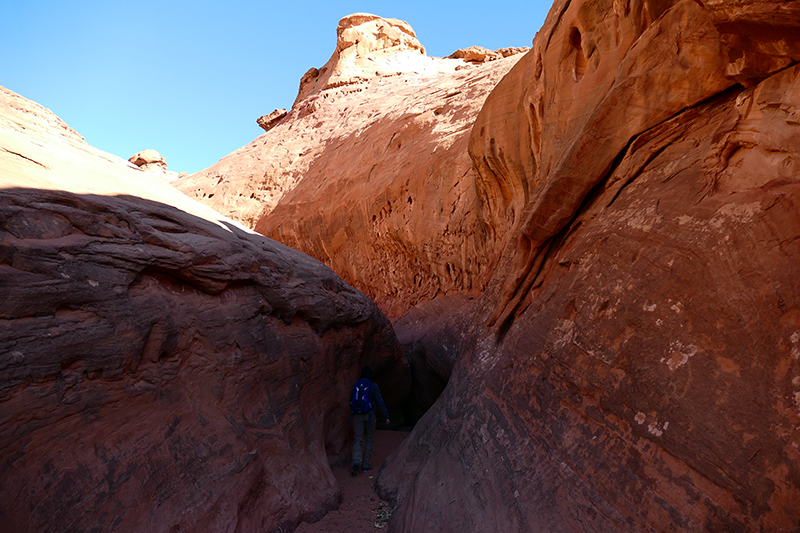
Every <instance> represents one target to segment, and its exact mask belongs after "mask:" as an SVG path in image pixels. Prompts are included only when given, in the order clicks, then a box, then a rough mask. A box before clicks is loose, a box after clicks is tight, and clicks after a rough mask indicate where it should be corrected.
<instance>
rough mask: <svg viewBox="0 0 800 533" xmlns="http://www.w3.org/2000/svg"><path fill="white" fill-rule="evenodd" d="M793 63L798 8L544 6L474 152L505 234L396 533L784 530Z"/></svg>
mask: <svg viewBox="0 0 800 533" xmlns="http://www.w3.org/2000/svg"><path fill="white" fill-rule="evenodd" d="M798 62H800V4H798V3H797V2H778V1H772V2H769V1H767V2H755V1H745V0H740V1H736V2H711V1H693V0H680V1H666V2H655V1H647V0H633V1H629V2H616V1H614V2H601V1H594V0H582V1H577V2H576V1H572V2H570V1H568V0H558V1H557V2H556V3H555V5H554V6H553V8H552V10H551V11H550V14H549V16H548V18H547V21H546V22H545V25H544V27H543V28H542V30H541V31H540V32H539V33H538V35H537V37H536V39H535V41H534V46H533V49H532V51H531V52H530V53H528V54H527V55H526V56H525V57H524V58H523V59H522V60H520V61H519V63H517V65H516V66H515V67H514V68H513V69H512V70H511V71H510V72H509V74H508V75H507V76H506V77H505V78H504V79H503V80H502V82H501V83H500V84H499V85H498V86H497V87H496V89H495V90H494V91H493V92H492V94H491V95H490V96H489V98H488V99H487V100H486V104H485V105H484V107H483V109H482V110H481V113H480V115H479V117H478V119H477V121H476V122H475V125H474V127H473V130H472V134H471V138H470V154H471V156H472V158H473V161H474V162H475V166H476V168H477V170H478V175H479V180H480V182H481V184H482V188H481V189H479V190H483V191H487V194H486V196H485V198H486V202H485V203H484V205H485V206H486V210H485V212H484V216H485V218H486V220H487V221H488V223H489V224H491V225H493V226H503V225H508V226H510V227H513V230H512V231H510V232H508V233H507V234H506V236H505V238H504V241H505V242H504V251H503V254H502V258H501V260H500V262H499V266H498V269H497V274H496V275H495V277H494V278H493V280H492V281H491V282H490V284H489V287H488V289H487V291H486V293H485V294H484V295H483V297H482V298H481V299H480V300H476V303H475V304H474V308H473V310H472V313H471V315H470V314H468V315H464V314H463V313H461V314H459V315H457V316H456V317H455V318H454V319H453V321H452V323H451V325H450V326H449V327H450V328H451V329H455V330H456V331H458V330H459V329H460V330H461V334H460V335H451V336H449V337H447V338H445V337H442V336H441V335H439V336H438V337H437V339H438V342H450V343H451V345H450V346H448V348H449V350H450V351H453V350H455V351H457V352H458V353H459V357H458V359H457V362H456V363H455V365H454V367H453V370H452V376H451V379H450V381H449V383H448V385H447V387H446V389H445V391H444V393H443V395H442V396H441V397H440V398H439V400H438V401H437V403H436V404H435V405H434V407H433V408H432V409H431V410H430V411H429V412H428V413H427V414H426V415H425V417H423V419H422V420H421V421H420V423H419V424H418V425H417V426H416V428H415V430H414V432H413V433H412V435H411V437H410V438H409V439H408V440H407V441H406V442H405V443H404V445H403V446H402V447H401V449H400V450H398V452H397V453H396V454H395V455H394V457H393V458H390V463H389V464H388V465H387V468H386V469H385V470H384V471H383V472H382V475H381V477H380V479H379V484H380V488H381V493H382V494H383V495H384V496H390V497H393V498H395V499H396V501H397V503H399V508H398V510H397V511H395V514H394V520H395V521H394V523H393V527H394V528H395V530H397V531H423V530H436V531H548V532H559V531H565V532H566V531H598V532H601V531H631V532H642V531H659V532H660V531H664V532H666V531H742V532H743V531H795V530H797V529H798V527H800V449H799V448H800V430H798V428H800V293H798V291H797V287H798V284H800V218H798V213H800V167H799V166H798V165H799V163H798V162H799V161H800V142H798V139H800V65H799V64H798ZM464 316H467V317H468V318H467V319H464V318H463V317H464ZM440 329H441V328H440ZM448 338H449V339H450V340H449V341H448V340H447V339H448ZM465 510H468V511H467V512H465Z"/></svg>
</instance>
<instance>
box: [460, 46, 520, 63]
mask: <svg viewBox="0 0 800 533" xmlns="http://www.w3.org/2000/svg"><path fill="white" fill-rule="evenodd" d="M509 55H513V54H509ZM447 57H449V58H452V59H462V60H464V61H467V62H468V63H483V62H485V61H494V60H495V59H500V58H501V57H508V56H504V55H502V54H500V53H499V52H495V51H493V50H489V49H488V48H484V47H482V46H470V47H469V48H462V49H460V50H456V51H455V52H453V53H452V54H450V55H449V56H447Z"/></svg>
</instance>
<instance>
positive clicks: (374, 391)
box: [369, 380, 389, 418]
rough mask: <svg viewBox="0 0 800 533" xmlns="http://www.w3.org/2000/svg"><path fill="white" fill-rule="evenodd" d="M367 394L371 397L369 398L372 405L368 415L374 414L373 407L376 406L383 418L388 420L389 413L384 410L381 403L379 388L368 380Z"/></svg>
mask: <svg viewBox="0 0 800 533" xmlns="http://www.w3.org/2000/svg"><path fill="white" fill-rule="evenodd" d="M369 393H370V395H372V398H370V404H371V405H372V409H370V411H369V412H370V414H372V413H374V412H375V406H376V405H377V406H378V407H380V408H381V412H382V413H383V418H389V412H388V411H387V410H386V404H385V403H383V397H382V396H381V388H380V387H378V384H377V383H375V382H374V381H372V380H370V385H369Z"/></svg>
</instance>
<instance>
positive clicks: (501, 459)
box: [0, 0, 800, 532]
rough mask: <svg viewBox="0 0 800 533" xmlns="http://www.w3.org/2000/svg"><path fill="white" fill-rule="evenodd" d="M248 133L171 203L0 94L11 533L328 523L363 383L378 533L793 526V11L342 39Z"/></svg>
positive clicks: (698, 8)
mask: <svg viewBox="0 0 800 533" xmlns="http://www.w3.org/2000/svg"><path fill="white" fill-rule="evenodd" d="M510 16H513V14H510ZM531 32H532V34H533V33H534V32H536V28H531ZM532 37H533V35H532ZM259 124H260V125H262V127H263V128H264V130H265V133H264V134H263V135H261V136H260V137H258V138H257V139H255V140H254V141H253V142H252V143H250V144H249V145H246V146H244V147H242V148H240V149H239V150H237V151H235V152H233V153H232V154H230V155H228V156H226V157H225V158H223V159H222V160H220V161H219V162H218V163H216V164H215V165H213V166H211V167H210V168H208V169H206V170H203V171H201V172H199V173H196V174H193V175H189V176H185V177H180V178H178V179H175V180H172V181H168V180H167V179H166V178H165V176H164V172H163V171H162V170H159V169H158V168H155V169H153V170H143V169H141V168H139V167H136V166H134V165H132V164H130V163H129V162H127V161H125V160H123V159H120V158H118V157H116V156H112V155H110V154H106V153H104V152H102V151H100V150H97V149H95V148H93V147H91V146H90V145H88V144H87V143H86V142H85V141H83V139H82V138H81V137H80V136H79V135H78V134H77V133H76V132H74V131H73V130H71V129H70V128H69V127H68V126H67V125H66V124H64V123H63V122H62V121H61V120H60V119H58V118H57V117H56V116H55V115H53V114H52V113H51V112H49V111H48V110H46V109H45V108H43V107H41V106H40V105H38V104H36V103H34V102H31V101H29V100H26V99H25V98H23V97H22V96H19V95H17V94H15V93H12V92H11V91H7V90H0V183H1V184H2V190H0V272H2V276H0V301H2V308H1V309H0V529H2V530H4V531H15V532H16V531H20V532H28V531H30V532H39V531H113V530H116V531H226V532H227V531H230V532H233V531H274V532H280V531H293V530H295V529H297V530H303V528H305V527H308V526H309V525H314V523H322V522H319V521H320V520H324V517H325V515H326V514H328V513H330V512H332V511H333V510H334V509H336V508H337V507H339V506H340V505H341V504H342V503H343V502H341V501H340V500H341V494H342V493H343V490H342V484H343V482H341V481H337V476H335V475H334V473H333V470H332V469H336V468H343V467H346V466H347V464H348V462H349V451H350V446H351V444H352V436H351V434H349V433H348V418H349V414H350V413H349V408H348V405H347V400H348V398H349V391H350V386H351V385H352V383H353V381H354V380H355V379H356V378H357V377H358V369H359V368H360V367H361V366H362V365H364V364H369V365H370V366H371V367H372V368H374V369H375V374H376V376H375V377H376V381H377V382H378V383H379V384H380V386H381V391H382V392H383V393H384V397H385V399H386V402H387V405H388V406H389V408H390V415H391V418H392V420H394V421H396V422H395V424H398V425H399V424H401V423H402V424H403V425H408V426H411V425H413V429H412V430H411V432H410V433H409V434H408V436H407V437H406V438H405V439H404V440H403V441H402V443H401V444H400V445H399V446H398V447H397V448H396V450H395V451H394V452H392V453H391V455H390V456H389V457H388V459H387V460H386V462H385V463H384V464H383V466H382V467H381V468H380V470H379V471H378V469H377V468H376V470H375V471H374V473H375V491H376V493H377V494H376V499H377V498H381V499H383V500H385V501H387V502H388V503H389V506H390V507H391V508H392V510H393V511H392V516H391V519H390V520H389V522H388V530H389V531H395V532H421V531H453V532H456V531H458V532H462V531H476V532H478V531H497V532H506V531H532V532H584V531H588V532H612V531H613V532H616V531H624V532H674V531H686V532H694V531H719V532H749V531H763V532H772V531H785V532H791V531H798V530H800V205H798V204H799V203H800V2H796V1H792V2H785V1H776V0H762V1H750V0H730V1H722V0H680V1H675V0H556V2H555V4H554V5H553V7H552V8H551V10H550V12H549V14H548V16H547V19H546V20H545V23H544V25H543V27H542V28H541V29H540V30H539V31H538V33H536V35H535V37H534V38H533V42H532V47H531V48H530V49H502V50H497V51H494V50H487V49H484V48H480V47H477V46H475V47H471V48H467V49H464V50H459V51H458V52H456V53H454V54H453V55H452V56H450V57H447V58H435V57H429V56H427V55H426V53H425V49H424V47H423V45H422V43H420V42H419V41H418V40H417V38H416V36H415V34H414V32H413V30H412V29H411V27H410V26H409V25H408V24H407V23H405V22H402V21H399V20H395V19H383V18H380V17H377V16H374V15H368V14H355V15H350V16H348V17H345V18H343V19H342V20H341V21H340V22H339V26H338V28H337V44H336V49H335V50H334V52H333V55H332V56H331V58H330V60H329V61H328V62H327V63H326V64H325V65H324V66H322V67H319V68H312V69H311V70H309V71H308V72H307V73H306V75H305V76H303V78H302V80H300V89H299V93H298V96H297V99H296V101H295V102H294V105H293V106H292V108H291V109H290V110H288V111H281V110H276V112H275V113H272V114H270V115H265V116H264V117H262V118H261V119H259ZM306 254H307V255H306ZM376 466H377V465H376ZM358 479H359V480H360V481H363V479H362V478H358ZM370 529H374V528H370ZM368 530H369V529H368Z"/></svg>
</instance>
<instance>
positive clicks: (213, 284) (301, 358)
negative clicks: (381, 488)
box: [0, 89, 409, 532]
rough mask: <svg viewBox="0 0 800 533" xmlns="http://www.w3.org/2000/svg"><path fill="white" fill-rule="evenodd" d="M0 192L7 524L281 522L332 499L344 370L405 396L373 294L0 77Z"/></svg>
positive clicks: (308, 514)
mask: <svg viewBox="0 0 800 533" xmlns="http://www.w3.org/2000/svg"><path fill="white" fill-rule="evenodd" d="M0 186H1V187H2V188H0V271H2V276H0V301H2V302H3V303H2V308H0V524H2V528H3V530H4V531H19V532H25V531H31V532H39V531H90V530H111V529H114V528H117V529H124V530H125V531H148V532H149V531H177V530H180V531H256V530H258V531H277V530H289V529H292V528H293V527H294V526H295V525H296V524H297V523H298V522H299V521H300V520H303V519H305V520H313V519H314V518H318V517H320V516H322V515H323V514H324V513H325V512H327V511H328V510H330V509H332V508H335V507H336V506H337V505H338V501H339V488H338V486H337V485H336V482H335V479H334V478H333V475H332V474H331V471H330V466H329V461H337V460H346V456H347V453H348V441H347V421H348V416H349V409H348V406H347V398H348V395H349V387H350V385H351V382H352V380H353V379H354V377H356V376H357V374H358V368H359V367H360V365H362V364H364V363H370V364H372V366H373V367H374V368H375V369H376V371H377V372H378V373H379V374H380V377H379V378H378V379H381V384H382V385H383V390H384V391H385V396H386V399H387V402H389V403H390V404H395V405H397V404H399V403H400V401H401V400H402V399H403V398H404V397H405V395H406V394H407V392H408V379H409V377H408V371H407V363H405V361H404V359H403V358H402V355H401V353H402V352H401V351H400V348H399V345H398V344H397V341H396V339H395V337H394V334H393V332H392V330H391V326H390V324H389V322H388V320H387V319H386V318H385V317H383V316H382V315H381V314H380V313H379V311H378V309H377V307H376V306H375V304H374V303H372V302H371V301H369V300H368V299H367V298H366V297H365V296H364V295H363V294H361V293H359V292H357V291H355V290H354V289H353V288H352V287H350V286H348V285H346V284H345V283H344V282H342V280H341V279H340V278H338V277H337V276H336V275H335V274H333V272H331V271H330V269H328V268H327V267H325V266H324V265H322V264H321V263H319V262H318V261H316V260H314V259H312V258H310V257H308V256H306V255H303V254H301V253H299V252H297V251H295V250H291V249H289V248H287V247H285V246H283V245H281V244H279V243H276V242H274V241H271V240H269V239H266V238H264V237H261V236H258V235H254V234H253V233H252V232H250V231H248V230H246V229H245V228H243V227H242V226H240V225H238V224H237V223H235V222H233V221H231V220H229V219H226V218H224V217H223V216H221V215H219V214H218V213H216V212H214V211H212V210H211V209H210V208H208V207H206V206H203V205H201V204H198V203H197V202H194V201H193V200H190V199H189V198H187V197H186V196H185V195H183V194H181V193H180V192H178V191H177V190H175V189H173V188H172V187H171V186H170V185H169V184H167V183H166V182H165V181H164V180H163V179H161V178H159V177H158V176H155V175H152V174H150V173H147V172H142V171H141V170H138V169H135V168H133V167H132V166H130V165H129V164H128V163H127V162H125V161H124V160H122V159H120V158H116V157H114V156H111V155H109V154H105V153H103V152H101V151H99V150H96V149H94V148H92V147H91V146H89V145H88V144H86V143H85V142H83V140H82V139H81V138H80V137H79V136H78V135H77V134H75V133H74V131H72V130H70V129H69V128H68V127H67V126H66V125H65V124H64V123H63V122H61V121H60V120H58V119H57V117H55V116H54V115H53V114H52V113H50V112H49V111H47V110H46V109H44V108H42V107H41V106H39V105H37V104H34V103H33V102H29V101H27V100H25V99H24V98H22V97H20V96H18V95H16V94H14V93H12V92H10V91H6V90H5V89H0ZM384 378H385V379H384ZM281 528H282V529H281Z"/></svg>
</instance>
